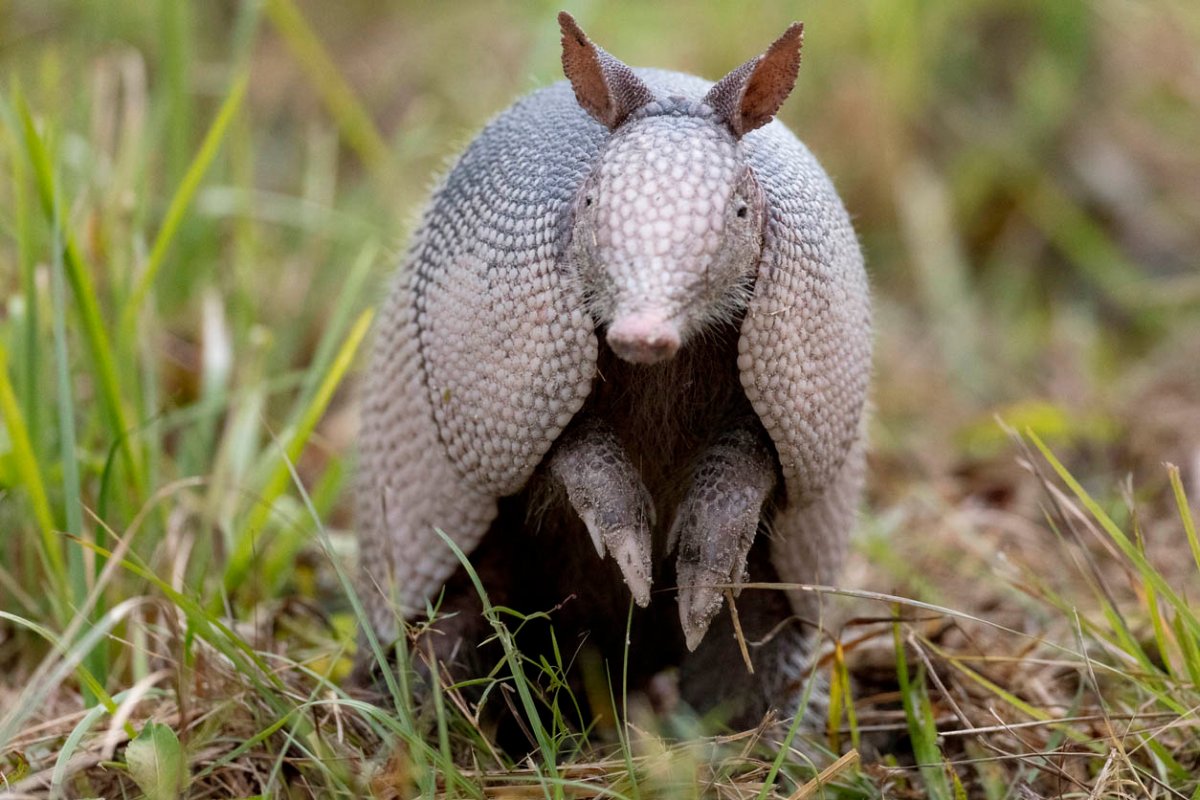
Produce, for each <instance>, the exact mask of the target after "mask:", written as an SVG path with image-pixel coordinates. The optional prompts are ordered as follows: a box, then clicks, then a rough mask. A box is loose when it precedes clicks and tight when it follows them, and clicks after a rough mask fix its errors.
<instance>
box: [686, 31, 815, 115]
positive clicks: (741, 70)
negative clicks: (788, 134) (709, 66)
mask: <svg viewBox="0 0 1200 800" xmlns="http://www.w3.org/2000/svg"><path fill="white" fill-rule="evenodd" d="M803 42H804V23H802V22H793V23H792V24H791V25H790V26H789V27H788V29H787V30H786V31H784V33H783V36H780V37H779V38H778V39H776V40H775V42H774V43H773V44H772V45H771V46H770V47H768V48H767V52H765V53H763V54H762V55H761V56H758V57H757V58H752V59H750V60H749V61H747V62H746V63H745V64H742V65H741V66H740V67H738V68H737V69H735V70H734V71H733V72H731V73H729V74H728V75H726V76H725V77H724V78H722V79H721V80H720V81H718V82H717V84H716V85H715V86H713V87H712V89H710V90H709V91H708V94H707V95H706V96H705V98H704V102H706V103H708V104H709V105H710V106H712V107H713V109H714V110H715V111H716V112H717V113H718V114H719V115H720V116H722V117H724V118H725V121H726V122H728V123H729V127H730V128H731V129H732V130H733V135H734V136H737V137H738V138H739V139H740V138H741V137H742V136H743V135H745V134H747V133H749V132H750V131H752V130H754V129H755V128H760V127H762V126H763V125H766V124H767V123H768V122H770V121H771V118H772V117H774V116H775V112H776V111H778V110H779V107H780V106H781V105H783V101H784V100H786V99H787V96H788V95H789V94H791V91H792V87H793V86H795V85H796V73H797V72H798V71H799V69H800V45H801V44H803Z"/></svg>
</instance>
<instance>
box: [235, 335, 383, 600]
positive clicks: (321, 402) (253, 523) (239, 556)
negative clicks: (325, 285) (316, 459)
mask: <svg viewBox="0 0 1200 800" xmlns="http://www.w3.org/2000/svg"><path fill="white" fill-rule="evenodd" d="M371 317H372V312H371V311H364V312H363V313H362V314H360V315H359V317H358V319H357V320H356V321H355V323H354V326H353V327H352V328H351V330H350V333H349V335H348V336H347V337H346V340H345V341H344V342H343V343H342V347H341V349H340V350H338V353H337V355H336V357H335V358H334V359H333V363H332V364H331V366H330V369H329V371H328V372H327V373H326V374H325V378H324V380H322V381H321V384H320V385H319V387H318V388H317V392H316V394H315V395H314V396H313V400H312V402H311V403H310V404H309V405H308V407H307V408H305V409H304V410H303V413H302V414H300V416H299V418H298V419H297V420H296V422H295V424H294V425H293V426H292V432H291V434H290V435H289V436H287V437H285V442H286V444H285V445H284V447H283V450H284V456H285V457H284V458H282V459H280V461H279V463H278V464H277V466H276V467H275V470H274V471H273V472H272V474H271V475H270V477H269V478H268V479H267V481H266V484H265V485H264V487H263V489H262V491H261V492H260V493H259V496H258V502H257V504H256V505H255V506H254V509H253V511H251V513H250V516H249V518H248V519H247V521H246V524H245V525H244V526H243V527H242V530H241V532H240V534H239V538H238V540H237V541H236V542H235V543H234V550H233V552H232V553H231V554H230V557H229V563H228V564H227V565H226V567H225V574H224V586H225V590H226V591H227V592H228V591H232V590H233V589H234V587H236V586H237V585H238V584H239V583H241V582H242V580H244V579H245V577H246V575H247V574H248V573H249V571H250V567H251V564H252V563H253V562H254V558H255V554H256V550H257V547H258V545H259V544H260V543H259V541H258V536H259V533H260V532H261V531H262V530H263V529H264V528H265V527H266V524H267V520H268V518H269V517H270V515H271V510H272V508H273V507H274V505H275V501H276V500H278V499H279V497H280V495H282V494H283V492H284V491H285V490H286V489H287V486H288V482H289V481H290V474H289V469H288V464H289V463H290V462H295V461H297V460H299V458H300V454H301V452H302V451H303V450H304V446H305V445H306V444H308V439H309V437H310V436H311V435H312V432H313V429H314V428H315V427H316V425H317V422H319V421H320V419H321V416H322V415H323V414H324V413H325V409H326V408H327V407H328V406H329V401H330V400H331V399H332V398H333V393H334V391H335V390H336V389H337V387H338V386H339V385H340V384H341V382H342V378H343V377H344V376H345V374H346V371H347V370H348V369H349V368H350V364H351V362H352V361H353V360H354V355H355V353H357V352H358V348H359V346H360V345H361V344H362V342H363V339H364V338H365V337H366V334H367V330H368V329H369V328H370V325H371ZM219 601H220V599H219V598H217V599H216V600H215V602H217V603H219Z"/></svg>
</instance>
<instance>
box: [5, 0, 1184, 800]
mask: <svg viewBox="0 0 1200 800" xmlns="http://www.w3.org/2000/svg"><path fill="white" fill-rule="evenodd" d="M558 8H559V7H558V6H556V5H548V4H546V3H544V2H529V3H524V4H519V5H518V4H508V3H501V2H471V3H439V4H425V3H417V2H389V3H375V2H368V0H343V2H338V3H322V2H318V1H317V0H213V1H212V2H184V0H147V2H140V3H132V2H121V0H76V1H74V2H70V1H68V0H0V797H13V798H17V797H138V796H145V797H147V798H151V800H157V798H166V797H175V796H184V797H195V798H201V797H268V796H271V797H309V796H312V797H328V796H346V797H359V796H364V795H366V794H374V795H377V796H380V797H408V796H414V795H424V796H434V797H450V796H453V797H470V798H483V797H508V798H516V797H543V796H545V797H552V798H561V797H591V796H604V797H612V798H628V799H629V800H639V798H657V797H698V796H705V797H709V796H713V797H738V798H748V797H756V798H759V799H760V800H766V798H810V797H811V798H816V797H837V798H883V797H887V798H919V797H930V798H945V799H946V800H950V798H960V797H972V798H974V797H980V798H989V800H1001V799H1002V798H1039V797H1078V798H1092V797H1095V798H1100V797H1105V798H1108V797H1156V798H1190V800H1197V799H1198V798H1200V718H1198V714H1200V540H1198V536H1197V523H1196V519H1197V517H1198V516H1200V513H1198V511H1200V509H1198V503H1200V6H1197V5H1196V4H1194V3H1190V2H1187V0H1153V1H1151V2H1144V3H1132V2H1128V1H1127V0H1093V2H1090V3H1083V2H1077V1H1076V0H1064V1H1063V2H1052V3H1039V2H1033V1H1032V0H944V1H943V2H939V3H921V2H917V1H916V0H888V1H887V2H870V0H864V1H863V2H857V1H856V2H849V3H816V2H812V3H785V2H779V1H778V0H776V1H773V2H763V3H761V4H755V5H754V6H753V7H750V6H747V5H744V4H740V3H709V4H704V5H702V6H701V5H698V4H692V3H685V2H681V0H667V1H666V2H662V3H654V4H649V3H639V2H634V0H620V1H619V2H611V3H604V4H599V3H586V2H579V3H572V4H570V7H569V9H568V10H570V11H571V12H572V13H573V14H574V15H575V16H576V17H577V19H579V21H580V23H581V24H582V25H583V27H584V28H585V29H586V30H587V31H588V32H589V34H590V35H592V36H593V38H595V39H596V41H598V42H599V43H600V44H602V45H603V46H604V47H605V48H606V49H608V50H610V51H611V52H613V53H615V54H616V55H618V56H619V57H620V58H622V59H623V60H625V61H627V62H629V63H632V64H638V65H655V66H664V67H671V68H675V69H680V70H684V71H689V72H694V73H697V74H700V75H704V76H707V77H710V78H715V77H719V76H720V75H723V74H724V73H725V72H727V71H728V70H729V69H730V68H732V67H733V66H735V65H737V64H739V63H741V62H742V61H743V60H744V59H745V58H747V57H749V56H750V55H751V54H754V53H758V52H760V51H761V50H762V48H763V47H764V45H765V44H766V43H768V42H770V41H771V40H772V39H773V38H774V37H775V36H776V35H778V33H779V32H781V31H782V30H783V28H784V27H785V26H786V24H787V23H788V22H790V21H791V20H792V19H794V18H800V19H803V20H804V22H805V24H806V44H805V49H804V63H803V65H802V67H801V73H800V79H799V82H798V85H797V88H796V90H795V92H794V93H793V95H792V97H791V99H790V100H789V101H788V103H787V104H786V105H785V107H784V109H783V112H782V114H781V117H782V119H783V120H784V121H785V122H786V123H787V124H788V125H789V126H791V127H792V129H793V130H795V131H796V132H797V133H798V134H799V135H800V136H801V138H803V139H804V140H805V141H806V142H807V143H808V144H809V146H810V147H811V148H812V149H813V150H814V151H815V152H816V153H817V155H818V157H819V158H820V159H821V160H822V161H823V163H824V164H825V165H826V167H827V169H828V170H829V172H830V173H831V175H832V176H833V178H834V180H835V182H836V183H837V185H838V187H839V189H840V191H841V192H842V194H843V197H844V199H845V202H846V205H847V207H848V208H849V209H850V210H851V212H852V214H853V215H854V217H855V223H856V227H857V229H858V232H859V235H860V237H861V240H862V243H863V246H864V249H865V252H866V253H867V259H868V265H869V269H870V272H871V276H872V281H873V284H874V289H875V303H876V315H877V332H876V376H875V383H874V391H873V405H874V417H873V423H872V432H871V439H872V453H871V478H870V488H869V495H868V497H867V500H866V503H865V505H864V510H863V516H862V521H861V525H860V526H859V529H858V531H857V532H856V538H855V543H854V555H853V558H852V563H851V566H850V569H849V570H848V571H847V573H846V575H845V577H844V579H843V580H842V582H841V584H840V585H839V587H838V591H835V592H828V593H826V594H825V595H824V596H825V598H826V603H825V608H826V619H825V624H826V631H825V638H824V641H823V648H822V658H821V663H820V665H819V668H820V669H821V670H822V671H823V672H824V673H825V674H827V675H828V676H830V681H831V686H832V698H833V701H832V703H831V705H830V711H829V717H828V720H826V721H825V724H824V727H823V729H821V730H811V731H809V730H803V731H798V730H795V729H794V728H791V727H789V726H787V725H786V724H781V723H780V722H779V721H778V720H767V721H765V722H764V725H763V726H762V727H761V728H760V729H758V730H754V731H730V730H725V729H722V728H721V726H720V723H719V721H718V720H714V719H705V718H699V717H697V716H695V715H694V714H690V713H689V712H688V711H687V710H686V709H683V708H678V707H676V708H668V709H667V710H663V709H662V708H659V709H658V710H657V711H656V710H652V709H651V707H650V705H649V704H648V702H647V701H646V699H645V698H643V697H639V696H636V695H633V694H627V693H626V692H624V691H623V686H622V682H621V667H622V665H621V663H619V662H618V663H609V664H607V665H606V672H604V673H603V674H605V675H606V676H607V677H608V680H607V681H606V682H605V683H604V684H603V692H604V693H607V694H608V698H607V700H608V702H607V705H605V706H604V707H605V708H608V709H609V710H610V711H611V712H612V713H604V714H602V715H600V717H599V718H598V719H597V720H596V721H595V723H594V724H593V725H592V726H591V727H589V728H587V729H585V730H582V731H581V730H578V729H575V728H574V727H572V726H570V725H568V724H567V723H566V721H565V720H566V718H567V717H569V714H568V713H566V712H567V711H568V710H569V708H570V707H571V705H572V704H573V703H574V702H575V700H576V698H573V697H572V696H571V693H570V690H569V689H568V688H567V685H566V684H565V683H564V681H563V680H562V677H563V670H564V667H565V665H566V664H568V663H569V662H570V661H571V660H572V658H573V657H574V653H573V652H572V651H569V650H567V651H564V653H563V657H562V660H561V662H559V663H550V662H546V661H536V662H535V661H532V660H530V659H527V658H524V657H523V656H522V655H521V654H520V653H519V652H518V651H516V650H512V649H510V651H509V653H508V656H507V658H508V660H509V662H510V663H509V666H510V667H511V672H512V675H511V677H507V678H505V679H503V680H497V681H496V682H495V683H494V684H492V685H491V686H490V687H489V688H488V694H487V698H488V699H487V702H488V703H492V704H511V705H512V707H513V709H514V713H516V714H517V715H518V716H519V717H520V718H521V719H522V725H523V728H524V730H525V731H526V734H527V736H528V740H529V748H528V755H524V754H515V755H514V754H511V753H509V754H506V753H504V752H501V751H499V750H498V749H497V748H496V747H495V745H494V742H493V738H492V731H490V730H489V729H488V728H487V726H486V725H485V724H483V723H481V722H480V717H479V715H478V714H477V713H476V709H474V708H472V707H471V706H470V704H469V703H467V702H466V701H465V700H464V697H463V692H462V691H461V688H462V687H456V686H453V685H447V686H444V687H443V688H442V690H441V691H439V692H437V693H435V695H434V697H433V700H432V701H431V703H430V704H429V706H427V707H425V708H423V709H415V708H413V705H412V702H411V700H410V698H409V696H408V693H407V691H406V689H405V686H404V684H403V681H402V680H401V681H394V682H391V683H389V685H388V686H387V687H385V691H384V692H383V694H382V695H381V696H365V695H363V694H360V693H354V692H349V691H347V690H346V689H345V688H344V684H343V681H344V679H345V677H346V675H347V672H348V670H349V668H350V665H351V663H352V660H353V655H354V648H355V631H356V628H357V614H358V607H357V605H356V601H355V599H354V598H353V596H352V593H351V592H350V591H349V587H350V585H351V584H350V582H351V580H352V576H353V571H354V561H355V551H356V547H355V540H354V536H353V524H354V523H353V519H352V518H351V516H350V509H349V502H348V500H349V496H350V491H349V488H350V485H351V481H352V479H353V475H354V431H355V419H356V412H355V394H356V390H355V387H356V383H357V375H358V372H359V371H360V370H361V369H362V365H363V355H364V354H365V352H366V349H367V347H368V346H369V342H370V337H369V329H370V322H371V317H372V309H373V308H374V307H375V306H376V304H377V303H378V302H379V301H380V299H381V297H382V293H383V292H384V291H385V288H386V286H387V282H388V279H389V276H390V275H391V274H392V271H393V270H394V269H395V267H396V265H397V264H398V263H399V258H400V254H401V253H402V251H403V248H404V246H405V242H406V238H407V235H408V232H409V231H410V230H411V227H412V222H413V219H414V217H415V215H416V213H417V212H418V210H419V208H420V203H421V201H422V199H423V197H424V196H425V195H426V194H427V192H428V189H429V186H430V185H431V183H432V181H433V179H434V178H435V176H436V175H437V174H438V173H439V172H440V171H441V170H442V169H443V168H444V165H445V163H446V160H447V159H448V158H449V157H450V156H451V155H452V154H453V153H454V152H456V150H458V149H459V148H460V147H461V146H462V145H463V144H464V143H465V142H466V141H468V140H469V138H470V137H471V136H472V135H473V134H474V132H475V131H476V130H477V129H478V128H479V127H480V126H481V125H482V124H483V123H484V122H485V121H486V120H487V119H488V118H489V117H490V116H491V115H492V114H494V113H496V112H498V111H499V110H500V109H502V108H503V107H505V106H506V105H507V104H508V103H509V102H511V100H512V99H513V98H514V97H515V96H517V95H519V94H520V93H523V92H525V91H528V90H530V89H532V88H534V87H536V86H541V85H545V84H547V83H549V82H551V81H554V80H556V79H558V78H559V77H560V67H559V64H558V57H559V45H558V32H557V26H556V23H555V21H554V15H555V12H556V11H557V10H558ZM494 621H495V624H496V625H497V636H499V637H501V639H502V640H503V641H505V642H511V637H512V631H513V630H515V629H516V628H517V627H519V626H520V624H522V621H521V620H518V619H516V618H514V617H513V616H511V615H508V614H505V613H503V611H502V610H497V611H496V612H495V613H494ZM552 621H553V615H552V614H551V619H550V622H551V624H552ZM601 697H602V698H603V697H604V695H603V694H602V695H601ZM660 705H661V704H660ZM668 705H669V704H668ZM618 711H619V712H620V713H617V712H618ZM618 719H623V720H624V722H621V723H618V722H617V721H616V720H618Z"/></svg>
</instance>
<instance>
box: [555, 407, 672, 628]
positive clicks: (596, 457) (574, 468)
mask: <svg viewBox="0 0 1200 800" xmlns="http://www.w3.org/2000/svg"><path fill="white" fill-rule="evenodd" d="M549 471H550V475H551V476H552V477H553V478H554V480H556V481H557V482H558V483H559V484H560V485H561V486H562V488H563V489H565V490H566V493H567V498H568V499H569V500H570V502H571V506H572V507H573V508H574V509H575V512H576V513H577V514H579V518H580V519H582V520H583V523H584V524H585V525H586V526H587V529H588V533H589V534H591V537H592V543H593V544H594V545H595V546H596V552H597V553H599V554H600V556H601V557H604V555H605V552H608V553H610V554H611V555H612V557H613V559H615V560H616V562H617V566H619V567H620V568H621V574H622V575H623V576H624V577H625V583H626V584H627V585H628V586H629V590H630V591H631V592H632V593H633V599H634V601H635V602H636V603H637V604H638V605H639V606H642V607H643V608H644V607H645V606H646V605H647V604H649V602H650V581H651V566H650V543H651V539H650V531H651V528H652V527H653V525H654V505H653V501H652V500H651V498H650V493H649V492H648V491H647V490H646V487H645V485H644V484H643V483H642V479H641V476H640V475H639V474H638V471H637V469H636V468H635V467H634V466H633V462H631V461H630V460H629V456H628V455H627V454H626V453H625V450H624V448H622V447H621V443H620V441H619V440H618V439H617V436H616V434H615V433H614V432H613V430H612V428H610V427H609V426H608V424H607V423H605V422H602V421H600V420H598V419H587V420H583V421H582V422H581V423H580V424H577V425H575V426H574V427H573V428H571V429H569V430H568V431H567V432H566V433H564V434H563V435H562V436H561V437H559V439H558V441H557V442H556V443H555V445H554V450H553V451H552V452H551V455H550V460H549Z"/></svg>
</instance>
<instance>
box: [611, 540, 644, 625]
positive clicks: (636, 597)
mask: <svg viewBox="0 0 1200 800" xmlns="http://www.w3.org/2000/svg"><path fill="white" fill-rule="evenodd" d="M604 539H605V541H606V542H607V544H608V552H609V553H611V554H612V557H613V559H615V560H616V562H617V566H618V567H620V568H621V575H622V576H624V578H625V584H626V585H627V586H628V587H629V591H630V592H632V593H633V601H634V602H635V603H637V604H638V605H639V606H641V607H642V608H645V607H646V606H648V605H650V582H651V572H650V570H651V567H650V530H649V528H641V529H638V528H623V529H621V530H617V531H612V532H611V533H606V534H605V535H604Z"/></svg>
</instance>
